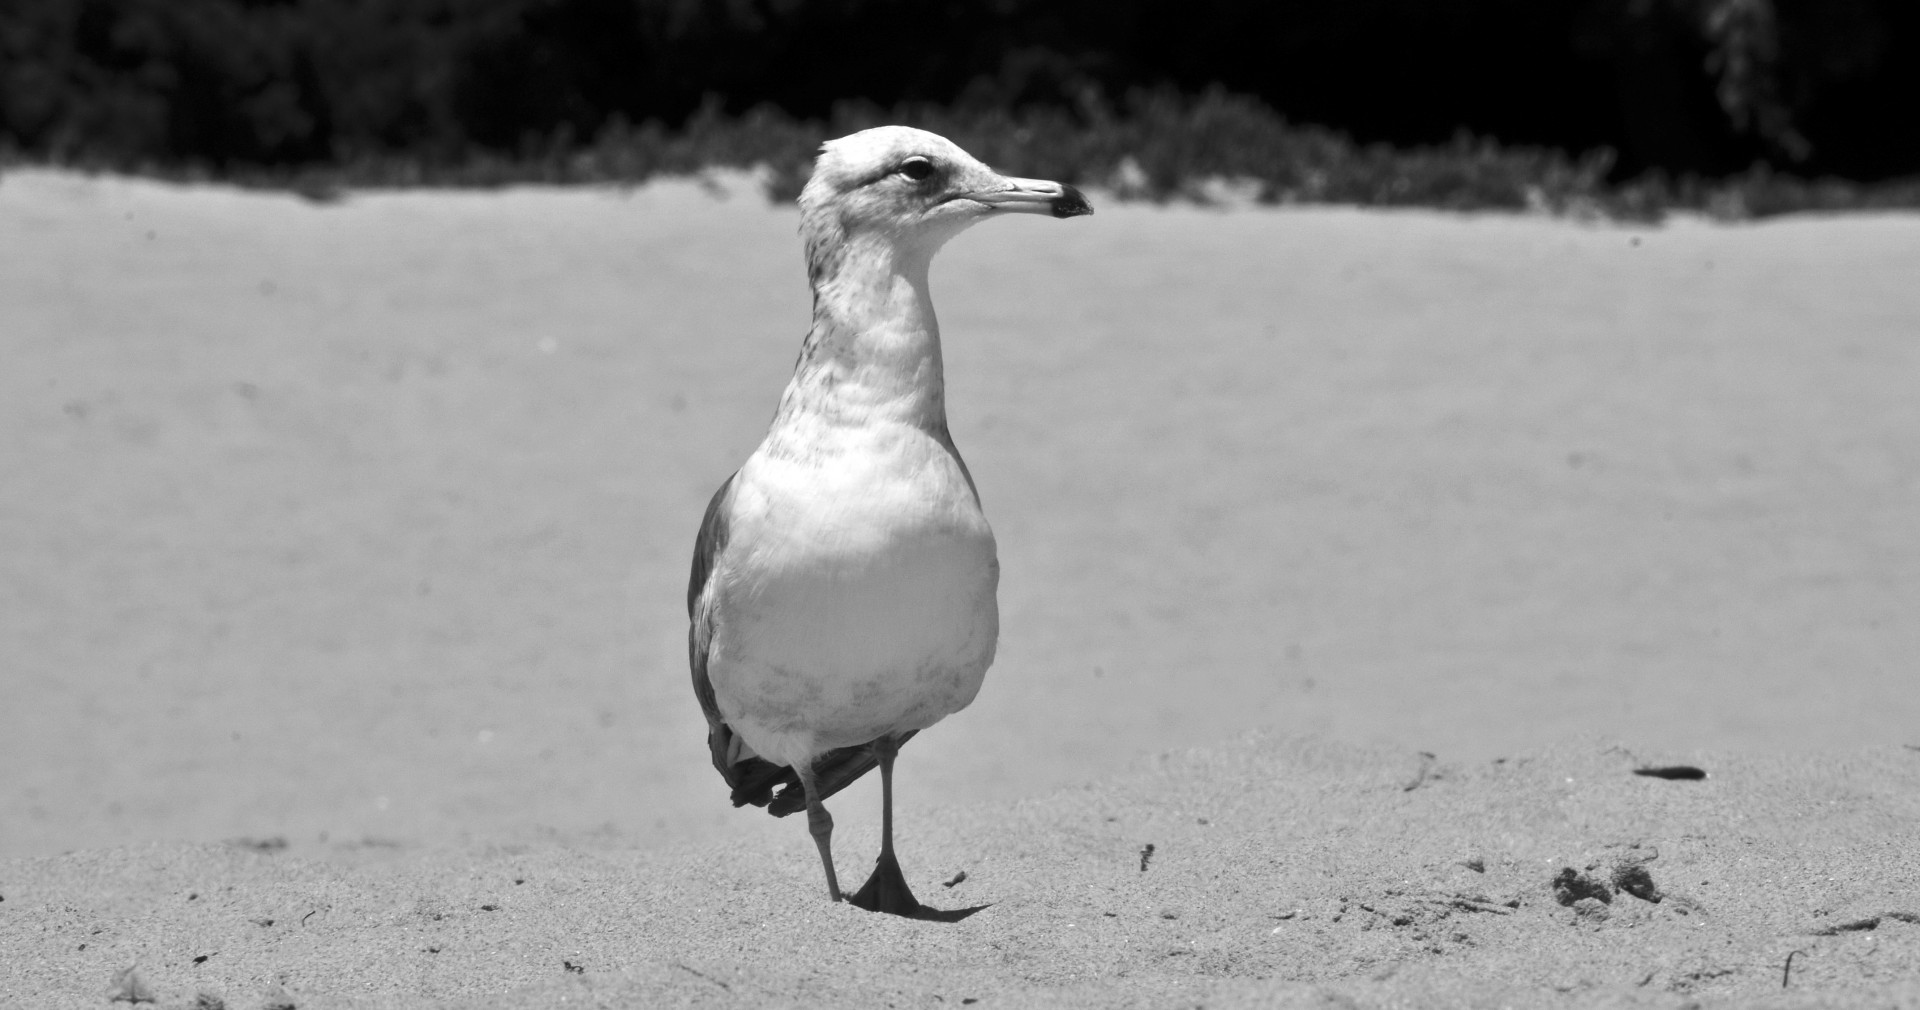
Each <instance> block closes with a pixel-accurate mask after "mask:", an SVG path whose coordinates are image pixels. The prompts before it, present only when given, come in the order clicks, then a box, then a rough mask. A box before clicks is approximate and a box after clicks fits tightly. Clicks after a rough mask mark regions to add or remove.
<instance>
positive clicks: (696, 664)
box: [687, 472, 918, 817]
mask: <svg viewBox="0 0 1920 1010" xmlns="http://www.w3.org/2000/svg"><path fill="white" fill-rule="evenodd" d="M739 478H740V474H739V473H738V472H735V473H734V474H733V476H731V477H728V478H727V481H726V483H724V484H722V485H720V490H718V491H715V492H714V493H713V500H712V501H710V502H708V503H707V514H706V517H705V518H703V519H702V520H701V521H700V535H699V536H698V537H696V538H695V539H694V542H693V571H692V572H691V573H690V574H689V575H688V578H687V619H688V626H687V664H688V665H689V666H690V667H691V668H692V670H693V694H694V697H696V698H698V699H699V700H700V711H701V712H702V713H703V714H705V715H706V717H707V750H708V751H709V752H710V753H711V754H712V757H713V767H714V768H715V769H716V770H718V771H719V772H720V777H721V778H723V779H725V780H726V782H727V786H728V787H729V788H731V789H732V790H733V796H732V799H733V805H734V806H736V807H743V806H746V805H747V804H749V803H751V804H753V805H754V806H756V807H766V808H767V812H768V813H770V814H772V815H774V816H775V817H785V816H786V815H788V814H790V813H793V812H794V811H796V810H803V809H805V808H806V804H807V797H806V791H805V790H804V789H802V788H801V786H800V776H798V775H796V774H794V771H793V769H792V768H789V767H787V766H786V765H777V764H774V763H773V762H771V761H768V760H766V759H764V758H760V757H754V756H748V757H741V758H738V759H734V758H733V757H732V755H733V754H734V753H735V752H736V751H738V750H739V748H738V747H736V746H735V744H734V732H733V727H731V726H728V725H727V720H726V717H725V716H723V715H721V714H720V705H719V703H718V702H716V701H715V700H714V698H713V682H712V681H711V680H709V679H707V651H708V648H709V647H710V646H711V644H712V641H713V613H712V607H711V601H710V600H709V599H708V598H707V596H708V591H709V589H710V586H709V583H710V582H712V580H713V574H714V569H715V568H716V567H718V563H719V559H720V557H721V555H722V554H724V553H725V552H726V549H727V521H728V518H729V516H730V515H731V514H732V512H733V493H734V482H735V481H736V480H738V479H739ZM915 732H918V731H915ZM912 737H913V733H903V734H901V735H900V737H899V742H900V743H906V742H907V741H908V740H909V739H911V738H912ZM878 764H879V759H878V758H876V757H875V756H874V755H873V751H872V745H871V744H861V745H858V746H854V747H841V748H838V749H836V750H831V751H828V752H827V753H825V754H822V755H820V757H818V758H817V759H815V760H814V763H813V768H814V778H815V782H816V784H818V785H819V787H820V798H821V799H823V800H824V799H826V798H827V797H829V796H832V795H833V794H834V793H837V792H839V791H840V790H842V789H845V788H846V787H847V786H849V785H851V784H852V783H853V782H854V781H855V780H856V779H858V778H860V776H862V775H865V774H866V773H867V772H869V771H872V770H873V769H874V768H875V767H876V766H878ZM775 790H778V792H777V793H776V792H775Z"/></svg>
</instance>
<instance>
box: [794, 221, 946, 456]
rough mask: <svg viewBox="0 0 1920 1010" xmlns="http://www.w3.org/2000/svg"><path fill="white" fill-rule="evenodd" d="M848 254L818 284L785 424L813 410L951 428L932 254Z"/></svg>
mask: <svg viewBox="0 0 1920 1010" xmlns="http://www.w3.org/2000/svg"><path fill="white" fill-rule="evenodd" d="M875 245H879V244H878V243H876V244H875ZM845 253H846V255H844V256H842V257H841V258H840V260H839V262H838V264H837V267H838V268H837V269H835V270H832V271H831V272H829V273H825V274H824V275H823V276H820V277H819V278H818V279H817V280H816V281H815V283H814V291H813V296H814V297H813V329H812V330H811V331H810V332H808V334H807V339H806V342H805V343H804V344H803V345H802V346H801V349H800V360H799V362H798V363H797V364H796V365H795V366H794V372H793V380H792V381H791V382H789V383H788V384H787V391H786V395H785V396H784V397H782V399H781V403H780V412H779V414H778V415H777V416H776V417H775V424H776V425H777V424H779V423H780V421H781V420H783V419H786V418H789V417H791V416H793V415H795V414H800V413H806V414H812V415H815V416H824V417H825V418H827V419H828V420H832V421H836V422H840V423H854V424H860V423H866V422H868V421H873V420H892V421H899V422H905V423H908V424H912V425H914V426H916V427H921V428H926V429H929V430H931V429H933V428H936V427H941V428H943V427H945V425H946V381H945V376H944V369H943V366H942V362H941V357H940V324H939V322H938V320H936V319H935V318H934V314H933V300H932V298H931V297H929V295H928V293H927V267H928V265H929V263H930V261H931V259H932V256H931V254H927V255H917V256H910V255H901V254H900V253H899V252H897V251H896V250H894V249H893V248H891V247H890V246H880V247H879V248H868V249H860V248H854V249H848V250H845Z"/></svg>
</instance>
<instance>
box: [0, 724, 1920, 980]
mask: <svg viewBox="0 0 1920 1010" xmlns="http://www.w3.org/2000/svg"><path fill="white" fill-rule="evenodd" d="M1688 757H1689V759H1690V761H1692V762H1693V766H1695V767H1699V768H1701V769H1702V770H1704V771H1706V772H1707V773H1708V777H1707V778H1706V779H1704V780H1699V781H1670V780H1665V779H1659V778H1649V777H1642V776H1637V775H1634V774H1632V770H1633V769H1634V768H1635V767H1641V766H1642V765H1641V761H1642V758H1641V757H1640V756H1636V755H1633V754H1631V753H1628V752H1626V751H1624V750H1623V749H1621V748H1618V747H1600V746H1589V747H1581V746H1567V747H1563V748H1558V749H1555V750H1553V751H1550V752H1548V753H1546V754H1543V755H1540V756H1537V757H1528V758H1515V759H1508V760H1503V761H1498V762H1488V763H1483V764H1476V765H1472V766H1461V765H1454V764H1449V763H1446V762H1434V761H1428V760H1424V759H1422V758H1421V757H1420V756H1419V755H1416V754H1413V753H1409V752H1393V751H1387V750H1365V749H1360V748H1355V747H1350V746H1334V745H1302V744H1300V743H1298V742H1296V741H1290V740H1285V739H1275V738H1259V739H1255V740H1250V741H1245V742H1242V743H1240V744H1238V745H1235V746H1230V747H1223V748H1216V749H1213V750H1208V751H1196V752H1191V753H1184V754H1177V755H1168V756H1163V757H1162V758H1161V759H1159V760H1158V761H1155V762H1152V763H1151V765H1150V766H1149V767H1147V768H1144V769H1141V770H1138V771H1136V772H1134V773H1133V774H1130V775H1127V776H1124V777H1117V778H1113V779H1109V780H1106V781H1104V782H1101V783H1099V784H1095V785H1090V786H1086V787H1083V788H1078V789H1071V790H1066V791H1062V792H1059V793H1056V794H1053V795H1050V796H1048V797H1045V798H1043V799H1037V800H1030V801H1027V802H1023V803H1018V804H1003V805H998V806H976V807H968V808H952V809H943V810H938V811H935V812H933V813H931V814H930V815H929V816H926V817H922V818H920V819H919V820H917V821H916V822H914V823H912V824H909V825H907V826H906V827H905V830H904V832H903V835H902V838H901V844H902V846H903V847H904V850H905V851H906V852H907V853H909V854H910V858H911V859H912V861H913V862H914V863H915V864H916V868H917V869H918V871H919V872H917V873H913V874H912V875H913V876H915V877H916V878H917V879H916V883H917V885H918V886H919V888H920V891H921V892H922V897H923V898H924V899H927V900H928V901H929V903H931V904H935V905H938V906H941V907H947V908H956V907H973V906H980V905H985V906H986V907H985V908H983V909H982V910H981V911H979V912H977V913H975V914H974V915H973V916H971V917H969V918H967V919H966V920H964V921H962V922H960V923H957V924H944V923H929V922H915V921H911V920H905V919H897V918H894V917H891V916H877V915H871V914H868V913H865V912H862V911H859V910H858V909H854V908H852V907H850V906H846V905H838V906H836V905H831V904H829V903H827V902H826V900H825V898H824V895H823V894H822V893H821V888H820V886H819V882H818V881H817V880H816V879H814V877H815V873H816V870H815V868H814V865H813V862H812V852H811V843H810V842H809V841H808V840H807V839H806V838H805V836H804V834H803V833H802V832H798V831H796V832H794V833H793V835H792V837H790V838H788V839H786V840H784V841H778V842H766V841H756V842H747V843H740V844H726V845H720V846H712V847H709V848H707V849H705V850H702V851H695V850H683V851H679V852H674V853H668V854H647V853H640V852H625V853H619V854H610V853H589V852H585V851H582V850H580V849H576V848H566V847H559V846H530V847H482V848H473V849H468V850H462V851H458V852H438V853H434V854H431V855H427V856H422V857H418V858H413V859H408V860H404V861H399V862H394V863H390V864H385V865H382V866H378V867H371V868H369V867H360V868H351V867H342V866H338V865H329V864H324V863H315V862H308V861H304V860H301V859H298V858H296V857H291V856H286V855H274V854H261V853H257V852H253V851H247V850H244V849H241V848H237V847H232V846H227V847H221V846H197V847H196V846H183V845H177V844H176V845H158V844H150V845H137V846H129V847H122V848H116V849H105V850H87V851H84V852H78V853H72V854H69V855H64V856H57V857H43V858H36V859H25V860H18V861H15V862H12V863H9V864H7V865H6V867H5V873H6V879H7V882H8V883H7V886H8V892H7V895H6V897H7V900H6V902H5V904H4V910H0V942H3V943H4V945H5V949H6V950H7V951H8V952H9V956H8V957H7V959H6V962H7V963H6V964H5V965H4V967H0V983H4V984H5V985H6V987H7V989H8V990H9V991H11V992H14V993H21V994H27V993H31V994H33V996H32V998H31V999H30V1000H22V1001H21V1002H19V1003H18V1005H20V1006H29V1005H31V1006H43V1007H68V1006H73V1007H82V1006H98V1005H100V1004H101V1003H102V1002H103V996H102V994H103V992H104V991H105V989H106V987H107V984H108V982H109V981H110V980H111V979H112V978H113V976H114V972H115V971H116V970H119V969H121V968H124V967H125V966H127V965H138V966H139V969H138V971H139V972H140V977H141V978H142V979H143V980H144V982H145V983H146V985H147V986H148V987H149V989H150V991H151V992H152V993H153V994H154V995H155V997H156V998H158V999H159V1000H160V1001H161V1002H162V1004H169V1003H171V1004H173V1005H184V1004H185V1003H186V1002H187V1001H189V1000H192V999H194V998H197V997H198V996H199V995H200V994H201V993H206V994H209V995H212V996H215V997H219V998H221V999H223V1000H224V1001H226V1002H227V1004H228V1005H229V1006H263V1005H267V1004H268V1003H269V1001H271V1000H274V999H278V1000H281V1001H283V1002H288V1003H292V1004H293V1005H296V1006H300V1007H313V1008H321V1007H335V1006H337V1007H413V1006H441V1005H445V1006H503V1007H506V1006H511V1007H528V1006H661V1005H675V1004H695V1005H708V1006H742V1007H760V1006H848V1007H882V1006H891V1007H904V1006H961V1005H975V1004H977V1005H980V1006H995V1007H999V1006H1086V1007H1106V1006H1156V1007H1161V1006H1164V1007H1172V1006H1183V1007H1185V1006H1209V1007H1234V1006H1274V1005H1281V1006H1355V1005H1361V1006H1383V1005H1391V1006H1402V1005H1404V1006H1493V1005H1512V1006H1633V1007H1682V1006H1705V1005H1712V1006H1778V1007H1802V1006H1806V1007H1811V1006H1908V1007H1911V1006H1920V854H1916V848H1915V846H1914V845H1913V844H1912V839H1913V838H1915V837H1920V753H1915V752H1914V751H1911V750H1905V749H1902V748H1881V749H1877V750H1867V751H1858V752H1854V753H1852V754H1849V755H1846V756H1844V757H1834V758H1829V759H1826V760H1821V761H1811V762H1809V761H1802V760H1790V759H1785V758H1772V759H1765V760H1756V759H1750V758H1749V759H1743V758H1738V757H1733V756H1725V755H1714V754H1696V755H1689V756H1688ZM874 841H875V840H874V839H873V838H872V837H871V836H870V835H868V836H866V837H858V838H847V839H843V852H846V851H850V850H859V851H862V852H866V853H870V852H871V851H872V846H873V844H874ZM848 843H851V844H848ZM842 859H843V862H844V863H850V864H853V865H862V864H863V863H864V860H860V861H859V862H855V861H854V860H853V859H851V858H849V857H848V856H843V857H842ZM962 873H964V874H965V878H964V879H961V880H959V882H958V883H957V884H955V885H954V886H952V887H946V886H943V884H942V881H943V880H955V879H958V878H959V877H960V875H961V874H962ZM1556 879H1560V880H1564V881H1567V882H1568V884H1563V885H1562V886H1559V887H1557V888H1556V886H1555V881H1556ZM1621 881H1625V882H1626V885H1627V886H1626V887H1625V888H1622V887H1621V886H1620V882H1621ZM1569 885H1570V886H1569ZM1635 892H1637V893H1635ZM1603 894H1604V898H1603V897H1601V895H1603ZM1655 899H1657V900H1655ZM1790 954H1791V955H1793V958H1794V960H1793V965H1792V967H1791V969H1789V968H1788V966H1787V958H1788V956H1789V955H1790Z"/></svg>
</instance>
